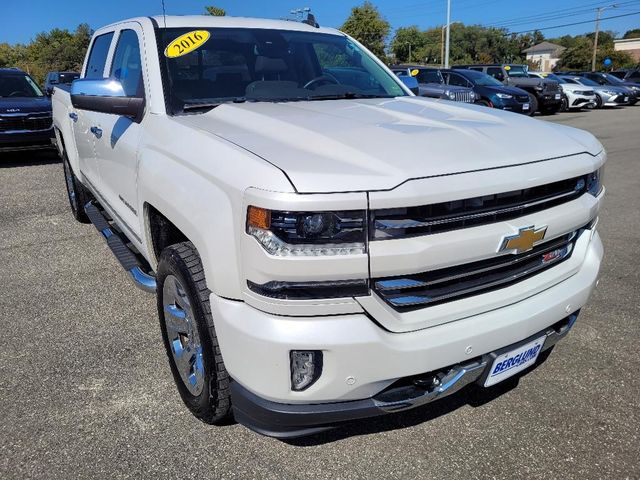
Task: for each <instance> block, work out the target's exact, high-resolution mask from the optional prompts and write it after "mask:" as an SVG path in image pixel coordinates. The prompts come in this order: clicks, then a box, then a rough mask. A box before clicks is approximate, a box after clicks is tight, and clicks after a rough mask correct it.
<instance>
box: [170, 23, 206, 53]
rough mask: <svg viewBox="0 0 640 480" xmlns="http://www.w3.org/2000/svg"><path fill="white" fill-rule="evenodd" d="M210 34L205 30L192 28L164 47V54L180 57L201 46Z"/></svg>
mask: <svg viewBox="0 0 640 480" xmlns="http://www.w3.org/2000/svg"><path fill="white" fill-rule="evenodd" d="M210 36H211V34H210V33H209V32H208V31H207V30H194V31H192V32H187V33H185V34H184V35H180V36H179V37H178V38H176V39H175V40H174V41H173V42H171V43H170V44H169V45H167V48H165V49H164V55H165V57H168V58H176V57H181V56H182V55H186V54H187V53H191V52H193V51H194V50H195V49H196V48H199V47H201V46H202V45H203V44H204V43H205V42H206V41H207V40H209V37H210Z"/></svg>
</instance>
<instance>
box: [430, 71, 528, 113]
mask: <svg viewBox="0 0 640 480" xmlns="http://www.w3.org/2000/svg"><path fill="white" fill-rule="evenodd" d="M440 72H441V73H442V76H443V77H444V80H445V82H446V83H447V85H454V86H460V87H469V88H472V89H473V91H474V92H475V93H476V103H478V104H480V105H485V106H487V107H491V108H499V109H501V110H508V111H510V112H516V113H524V114H525V115H532V114H533V112H532V110H531V97H530V96H529V95H530V94H529V93H527V92H526V91H524V90H522V89H520V88H517V87H508V86H506V85H503V84H502V83H501V82H499V81H498V80H496V79H495V78H493V77H490V76H489V75H487V74H486V73H482V72H476V71H474V70H441V71H440Z"/></svg>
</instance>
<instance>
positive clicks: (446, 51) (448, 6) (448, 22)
mask: <svg viewBox="0 0 640 480" xmlns="http://www.w3.org/2000/svg"><path fill="white" fill-rule="evenodd" d="M450 33H451V0H447V40H446V42H445V43H446V45H445V47H444V49H445V53H444V68H449V34H450Z"/></svg>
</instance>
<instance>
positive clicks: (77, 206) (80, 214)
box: [62, 152, 91, 223]
mask: <svg viewBox="0 0 640 480" xmlns="http://www.w3.org/2000/svg"><path fill="white" fill-rule="evenodd" d="M62 167H63V169H64V179H65V182H64V183H65V185H66V187H67V198H68V199H69V206H70V207H71V213H72V214H73V218H75V219H76V220H77V221H78V222H80V223H89V217H87V214H86V213H84V206H85V205H86V204H87V203H88V202H89V201H90V200H91V194H90V193H89V191H88V190H87V189H86V187H85V186H84V185H82V183H80V181H79V180H78V177H76V175H75V173H73V170H72V169H71V165H70V164H69V159H68V158H67V152H62Z"/></svg>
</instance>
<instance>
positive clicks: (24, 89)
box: [0, 74, 43, 97]
mask: <svg viewBox="0 0 640 480" xmlns="http://www.w3.org/2000/svg"><path fill="white" fill-rule="evenodd" d="M42 96H43V93H42V90H40V87H38V85H36V83H35V82H34V81H33V80H31V77H29V76H28V75H13V74H12V75H6V76H1V77H0V97H42Z"/></svg>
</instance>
